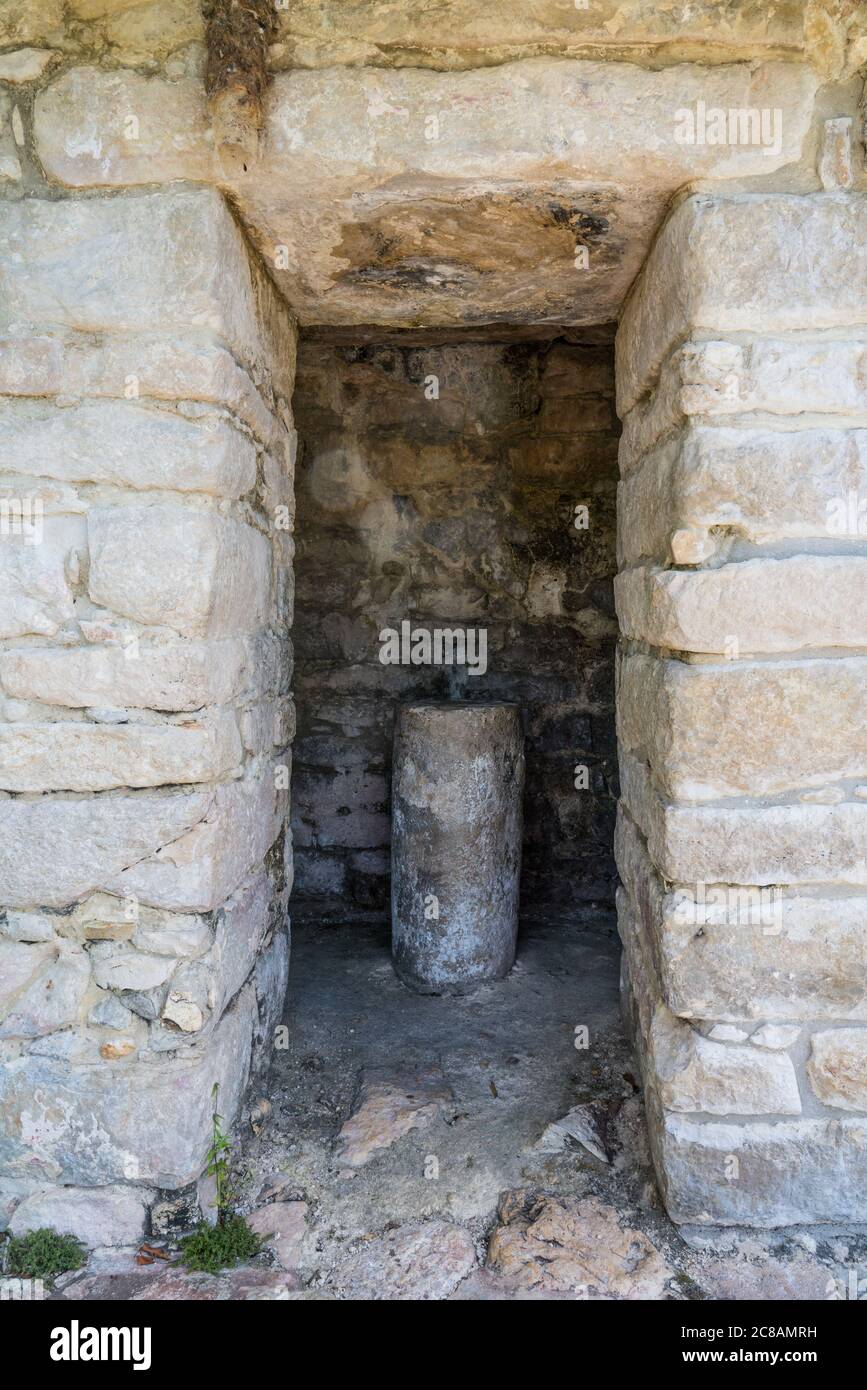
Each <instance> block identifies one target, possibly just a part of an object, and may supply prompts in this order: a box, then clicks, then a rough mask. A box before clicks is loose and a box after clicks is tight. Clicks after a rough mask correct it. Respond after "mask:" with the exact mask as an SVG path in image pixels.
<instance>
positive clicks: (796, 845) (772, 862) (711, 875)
mask: <svg viewBox="0 0 867 1390" xmlns="http://www.w3.org/2000/svg"><path fill="white" fill-rule="evenodd" d="M620 775H621V787H622V794H623V801H624V804H625V806H626V809H627V810H628V812H629V814H630V815H631V816H632V818H633V820H634V821H635V823H636V824H637V825H638V827H639V829H640V830H641V831H642V834H643V835H644V836H645V838H646V840H647V842H648V847H649V849H650V856H651V858H652V860H653V862H654V863H655V864H656V866H657V868H658V869H659V871H660V873H662V874H663V876H664V877H665V878H667V879H669V880H670V881H671V882H674V883H733V884H752V885H762V884H789V883H791V884H806V883H817V884H819V883H837V884H847V885H852V886H859V887H860V886H864V885H865V884H867V805H865V804H864V803H863V802H860V801H855V800H852V801H849V800H843V801H840V802H839V803H837V804H829V805H822V804H809V803H804V802H800V803H799V802H795V803H792V802H780V803H771V804H764V805H762V806H755V807H751V806H736V805H723V806H718V805H717V806H711V805H704V806H702V805H698V806H678V805H673V804H671V803H666V802H664V801H663V800H662V799H661V798H660V797H659V796H658V795H657V793H656V792H655V791H654V790H653V788H652V785H651V783H650V780H649V777H648V773H647V769H646V767H645V766H644V765H643V764H639V763H637V762H636V761H635V759H633V758H631V757H630V756H629V754H628V753H625V752H623V751H622V750H621V754H620Z"/></svg>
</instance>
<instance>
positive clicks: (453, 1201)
mask: <svg viewBox="0 0 867 1390" xmlns="http://www.w3.org/2000/svg"><path fill="white" fill-rule="evenodd" d="M598 928H599V929H597V930H581V931H577V930H575V931H571V930H564V929H563V928H562V927H561V926H558V927H556V928H545V927H533V928H532V929H528V930H527V932H526V933H525V935H524V936H523V938H522V941H521V944H520V948H519V957H518V964H517V965H516V967H515V969H514V970H513V971H512V973H511V975H510V976H509V977H508V979H506V980H505V981H503V982H502V983H501V984H498V985H495V986H486V987H484V988H483V989H481V990H480V991H478V992H477V993H476V994H473V995H471V996H468V997H465V998H446V997H441V998H432V997H427V998H425V997H419V996H416V995H413V994H411V993H409V992H408V991H407V990H406V989H405V988H404V986H403V985H401V984H400V983H399V981H398V980H397V978H396V977H395V975H394V973H393V972H392V969H391V965H390V959H389V951H388V938H387V933H386V932H385V931H384V930H382V929H375V928H358V927H355V928H351V929H350V928H335V927H327V928H308V929H306V930H298V931H296V933H295V936H294V940H293V953H292V968H291V974H290V990H289V997H288V999H287V1007H286V1015H285V1022H286V1024H287V1027H288V1047H287V1048H286V1049H285V1050H281V1051H278V1052H277V1053H276V1060H275V1065H274V1068H273V1072H272V1077H271V1083H270V1092H269V1097H268V1098H267V1100H268V1101H269V1102H270V1111H269V1109H268V1103H267V1102H266V1101H264V1098H263V1100H260V1102H259V1103H258V1104H257V1103H255V1098H254V1104H253V1106H252V1108H251V1109H250V1110H249V1112H248V1113H247V1114H245V1116H244V1117H243V1119H242V1123H241V1129H242V1131H243V1134H244V1138H243V1144H242V1146H240V1147H239V1149H238V1162H237V1182H238V1191H239V1194H240V1197H241V1201H242V1208H243V1210H244V1211H245V1212H247V1213H249V1214H250V1216H251V1221H252V1223H253V1225H254V1226H255V1227H256V1228H257V1229H258V1230H259V1231H260V1233H262V1234H266V1235H269V1237H270V1239H269V1241H268V1243H267V1246H266V1253H264V1254H263V1255H261V1256H260V1257H258V1259H257V1261H256V1262H254V1264H252V1265H249V1266H247V1267H246V1268H243V1269H239V1270H235V1271H232V1272H230V1273H227V1274H224V1275H222V1276H220V1277H218V1278H213V1277H212V1276H210V1275H202V1274H198V1275H191V1274H188V1273H186V1272H183V1271H181V1270H180V1269H179V1268H177V1267H168V1268H167V1267H166V1266H165V1264H163V1263H162V1262H160V1261H157V1263H156V1265H155V1266H148V1267H145V1268H137V1267H136V1266H135V1264H134V1258H135V1252H133V1251H128V1252H121V1253H118V1252H111V1254H108V1253H107V1252H106V1253H105V1254H100V1253H98V1252H97V1253H96V1254H95V1255H94V1256H93V1257H92V1259H91V1263H90V1266H89V1267H88V1269H87V1270H85V1271H84V1272H83V1274H82V1275H78V1276H71V1277H70V1276H67V1281H66V1282H65V1283H64V1282H63V1281H61V1284H62V1288H61V1290H60V1292H61V1294H62V1296H65V1297H67V1298H80V1297H89V1298H106V1297H108V1298H134V1299H140V1298H144V1299H153V1298H174V1299H184V1298H197V1299H208V1298H256V1299H262V1298H266V1299H273V1298H283V1299H285V1298H334V1297H336V1298H441V1299H442V1298H458V1299H466V1298H485V1299H486V1298H550V1299H569V1298H572V1299H575V1298H618V1299H622V1298H632V1299H707V1298H710V1299H714V1298H717V1299H741V1298H765V1299H781V1298H782V1299H826V1298H829V1297H831V1298H833V1297H835V1296H836V1297H846V1296H850V1297H851V1296H852V1293H851V1290H852V1280H853V1278H854V1279H855V1280H856V1281H857V1279H858V1273H857V1271H858V1268H859V1267H860V1269H861V1271H862V1272H863V1271H864V1270H865V1265H867V1260H865V1250H867V1241H865V1239H864V1237H863V1235H857V1234H853V1233H852V1232H851V1231H850V1232H845V1231H842V1230H836V1229H831V1228H827V1227H823V1228H813V1229H812V1230H801V1231H791V1230H790V1231H787V1232H780V1233H776V1234H775V1233H766V1234H764V1235H757V1234H756V1233H754V1232H748V1231H735V1230H728V1231H718V1230H710V1229H706V1230H698V1229H693V1230H691V1231H687V1232H678V1231H677V1230H676V1229H675V1228H674V1227H673V1226H672V1225H671V1223H670V1222H669V1221H668V1219H667V1218H666V1216H665V1214H664V1212H663V1210H662V1208H661V1206H660V1203H659V1199H658V1197H657V1194H656V1188H655V1184H654V1181H653V1177H652V1173H651V1170H650V1166H649V1161H648V1154H647V1148H646V1138H645V1130H644V1119H643V1107H642V1101H641V1097H640V1094H639V1093H638V1090H637V1084H636V1078H635V1068H634V1063H633V1061H632V1058H631V1056H630V1051H629V1048H628V1046H627V1044H626V1042H625V1039H624V1036H623V1032H622V1029H621V1024H620V1018H619V1011H618V944H617V942H616V939H615V938H613V937H612V936H611V935H610V934H609V933H608V932H607V931H606V930H605V924H604V923H602V922H601V921H600V923H599V924H598ZM576 1028H577V1029H582V1028H586V1029H587V1033H588V1045H587V1047H586V1048H576V1046H575V1042H576ZM577 1039H578V1041H579V1042H581V1041H582V1040H583V1039H582V1034H581V1033H580V1032H579V1033H578V1034H577ZM853 1271H854V1273H853ZM862 1293H863V1290H862Z"/></svg>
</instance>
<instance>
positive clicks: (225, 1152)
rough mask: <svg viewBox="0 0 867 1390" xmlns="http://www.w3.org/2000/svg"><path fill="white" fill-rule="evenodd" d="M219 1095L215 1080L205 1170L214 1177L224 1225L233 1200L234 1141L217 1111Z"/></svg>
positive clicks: (220, 1223) (219, 1219)
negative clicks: (231, 1177) (231, 1155)
mask: <svg viewBox="0 0 867 1390" xmlns="http://www.w3.org/2000/svg"><path fill="white" fill-rule="evenodd" d="M219 1095H220V1086H219V1082H217V1081H215V1082H214V1085H213V1087H212V1088H211V1099H212V1101H213V1102H214V1111H213V1114H212V1116H211V1142H210V1145H209V1146H208V1151H207V1153H206V1154H205V1158H206V1160H207V1166H206V1168H205V1172H206V1173H207V1175H208V1177H209V1178H213V1179H214V1184H215V1186H216V1189H217V1225H218V1226H222V1225H223V1224H224V1223H225V1221H226V1220H227V1218H228V1215H229V1207H230V1204H231V1201H232V1187H231V1179H230V1176H229V1157H228V1156H229V1153H230V1151H231V1148H232V1141H231V1140H230V1138H229V1136H228V1135H227V1134H225V1133H224V1132H223V1117H222V1115H220V1114H218V1112H217V1101H218V1099H219Z"/></svg>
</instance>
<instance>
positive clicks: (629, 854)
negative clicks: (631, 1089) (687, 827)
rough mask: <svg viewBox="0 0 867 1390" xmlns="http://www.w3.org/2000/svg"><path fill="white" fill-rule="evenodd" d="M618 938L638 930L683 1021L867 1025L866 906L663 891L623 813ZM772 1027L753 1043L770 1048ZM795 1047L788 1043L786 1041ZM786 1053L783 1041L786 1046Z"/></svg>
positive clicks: (855, 900)
mask: <svg viewBox="0 0 867 1390" xmlns="http://www.w3.org/2000/svg"><path fill="white" fill-rule="evenodd" d="M616 852H617V864H618V867H619V870H620V874H621V877H622V879H623V882H624V884H625V885H626V889H627V892H628V896H629V899H630V902H629V903H627V902H626V901H625V900H624V898H623V897H622V896H619V897H618V906H619V909H620V917H621V932H622V933H623V934H624V935H626V936H628V935H629V933H630V932H632V931H634V930H636V929H640V930H641V931H642V933H643V935H644V938H645V940H646V942H647V948H648V951H649V952H650V953H651V955H652V956H653V960H654V965H655V969H656V973H657V976H658V979H659V985H660V990H661V993H662V997H663V999H664V1000H665V1003H666V1005H667V1006H668V1008H669V1009H671V1011H672V1012H673V1013H675V1014H678V1015H680V1016H681V1017H684V1018H693V1019H701V1018H715V1019H731V1020H742V1019H763V1018H777V1019H793V1020H807V1019H816V1018H823V1019H846V1018H853V1019H854V1018H867V942H865V940H864V931H863V922H864V915H865V912H867V902H865V899H864V897H863V896H862V895H859V894H857V893H848V894H847V893H840V894H839V895H837V896H835V895H834V893H833V890H827V889H826V890H825V891H824V892H822V891H820V890H819V891H813V892H811V891H810V890H806V891H804V892H802V893H801V894H799V893H797V892H794V891H791V890H789V891H786V892H785V893H782V892H780V893H777V892H776V890H775V889H773V888H765V889H764V890H760V889H759V888H757V887H738V886H734V887H732V886H730V885H727V884H724V883H719V884H714V883H705V882H704V881H701V882H700V883H693V884H692V885H691V886H689V887H679V886H676V887H671V888H667V887H666V885H665V884H664V883H663V881H662V879H661V878H660V876H659V874H658V873H657V871H656V869H655V868H654V866H653V864H652V862H651V860H650V858H649V856H648V854H647V851H646V848H645V846H644V844H643V841H642V839H641V837H640V835H639V834H638V832H637V830H636V828H635V826H634V824H633V823H632V821H631V819H630V818H629V817H628V815H626V813H625V812H624V811H622V810H621V812H620V815H619V816H618V821H617V834H616ZM768 1031H770V1032H772V1033H778V1034H788V1033H791V1031H792V1030H791V1029H786V1028H779V1027H778V1028H776V1029H772V1028H771V1027H770V1025H768V1027H767V1028H762V1029H759V1030H758V1032H756V1033H754V1034H753V1035H752V1037H751V1043H755V1044H757V1045H759V1046H771V1045H772V1044H771V1043H770V1042H766V1041H765V1040H764V1036H763V1035H765V1034H766V1033H767V1032H768ZM789 1041H791V1039H789ZM781 1045H782V1046H788V1045H789V1044H788V1042H786V1043H782V1044H781Z"/></svg>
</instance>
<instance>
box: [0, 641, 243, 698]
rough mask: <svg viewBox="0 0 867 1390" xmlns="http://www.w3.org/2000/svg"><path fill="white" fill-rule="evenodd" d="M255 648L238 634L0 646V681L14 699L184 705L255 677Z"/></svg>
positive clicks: (226, 694) (239, 687)
mask: <svg viewBox="0 0 867 1390" xmlns="http://www.w3.org/2000/svg"><path fill="white" fill-rule="evenodd" d="M263 654H264V653H263ZM257 655H259V653H258V651H257V649H256V648H255V647H254V648H252V649H251V647H250V646H249V645H248V644H247V643H245V642H244V641H243V640H242V639H240V638H226V639H224V640H217V641H213V642H160V643H153V642H147V641H144V640H142V641H141V642H136V643H135V644H132V643H128V644H118V643H114V644H112V643H107V642H101V643H96V644H94V645H93V646H88V647H63V648H57V647H34V646H28V647H18V648H15V647H12V648H9V649H7V650H6V651H3V652H0V684H2V687H3V689H4V691H5V693H6V694H7V695H10V696H12V698H13V699H16V700H41V701H44V703H45V704H49V705H67V706H70V707H71V708H87V707H88V706H93V707H96V708H99V707H106V706H114V707H116V708H120V709H127V708H133V709H136V708H145V709H158V710H166V711H174V710H177V711H189V710H196V709H200V708H201V707H202V706H203V705H219V704H225V703H227V702H228V701H230V700H231V699H232V698H233V697H237V696H239V695H240V694H241V693H242V691H243V689H244V686H245V685H246V686H248V687H249V685H250V684H251V683H252V682H254V681H255V679H256V672H257V671H258V670H259V668H260V666H261V662H257V661H256V657H257ZM251 668H252V669H251Z"/></svg>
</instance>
